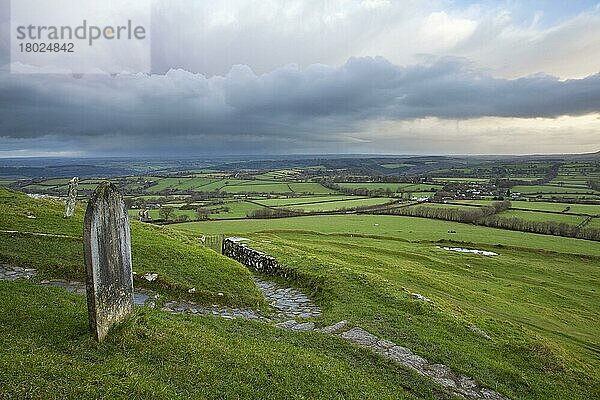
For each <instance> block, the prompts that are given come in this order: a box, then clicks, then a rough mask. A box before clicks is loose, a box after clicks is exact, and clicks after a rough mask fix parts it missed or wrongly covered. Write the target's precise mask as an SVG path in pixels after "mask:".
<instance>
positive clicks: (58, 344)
mask: <svg viewBox="0 0 600 400" xmlns="http://www.w3.org/2000/svg"><path fill="white" fill-rule="evenodd" d="M62 207H63V206H62V204H61V203H60V202H54V201H47V200H33V199H30V198H29V197H27V196H24V195H22V194H20V193H15V192H11V191H8V190H1V191H0V215H2V216H3V219H2V220H1V223H0V230H2V231H18V233H7V232H3V233H0V262H9V263H12V264H18V265H23V266H29V265H31V266H35V267H36V268H39V270H40V272H41V275H42V276H51V277H59V278H76V279H82V278H83V276H82V273H83V269H82V266H81V260H82V258H83V255H82V254H81V251H82V250H81V248H82V243H81V237H80V236H81V225H82V210H81V209H79V210H77V214H76V216H75V217H74V218H73V219H69V220H64V219H62ZM28 215H29V216H35V218H27V216H28ZM33 233H44V234H53V235H57V236H39V235H34V234H33ZM132 242H133V243H132V250H133V253H134V254H133V256H134V260H133V261H134V269H135V270H136V271H138V273H142V272H144V271H154V272H156V271H158V272H159V276H162V279H160V280H159V286H155V287H154V289H158V290H160V291H161V292H164V293H165V294H167V295H171V296H177V295H183V294H184V293H180V292H179V289H181V288H187V287H189V286H190V285H193V286H194V287H196V288H201V289H202V290H201V292H202V293H201V294H200V295H199V296H196V297H195V298H194V300H197V301H204V302H206V301H213V300H214V301H215V302H216V301H217V300H218V298H219V296H214V293H216V292H217V291H219V292H222V293H224V294H225V296H222V297H221V299H222V300H221V302H223V303H227V304H231V305H236V304H243V305H247V306H256V305H260V303H261V301H262V300H261V299H262V296H261V295H260V293H259V292H258V290H257V289H256V287H255V286H254V285H253V283H252V282H251V280H250V274H249V272H248V271H247V269H246V268H244V267H242V266H241V265H240V264H238V263H236V262H234V261H232V260H229V259H227V258H225V257H222V256H220V255H217V254H216V253H214V252H211V251H208V250H205V249H203V248H199V247H198V246H196V245H195V244H192V243H189V239H188V236H186V235H181V234H176V233H174V232H172V231H169V230H167V229H159V228H154V227H150V226H147V225H141V224H138V223H135V222H134V223H132ZM36 279H40V277H37V278H34V279H33V281H27V282H25V281H19V282H7V281H0V349H2V351H0V398H2V399H4V398H6V399H44V400H45V399H65V398H67V399H79V398H97V399H131V398H133V399H179V398H180V399H189V398H201V399H222V398H235V399H256V398H264V399H307V398H310V399H312V398H323V399H331V398H340V399H341V398H344V399H365V398H377V399H446V398H450V397H451V396H449V395H448V394H447V393H446V392H444V391H443V390H442V389H440V387H438V386H435V385H434V384H433V383H432V382H431V381H430V380H428V379H425V378H423V377H421V376H419V375H417V374H416V373H414V372H412V371H409V370H407V369H405V368H403V367H400V366H399V365H398V364H395V363H393V362H390V361H386V360H385V359H383V358H381V357H379V356H377V355H375V354H373V353H372V352H370V351H367V350H364V349H360V348H358V347H356V346H353V345H351V344H348V343H347V342H345V341H343V340H341V339H338V338H334V337H331V336H327V335H323V334H317V333H312V332H311V333H293V332H287V331H283V330H281V329H279V328H275V327H273V326H271V325H268V324H264V323H259V322H254V321H250V320H243V319H239V320H225V319H222V318H218V317H212V316H195V315H187V316H185V315H171V314H169V313H166V312H163V311H159V310H153V309H147V308H136V311H135V313H134V315H133V316H132V317H131V318H130V319H129V320H128V321H127V322H126V323H125V324H122V325H121V326H119V327H117V328H116V329H115V330H113V331H112V332H111V334H110V335H109V336H108V339H107V340H106V341H105V342H103V343H102V344H98V343H96V342H94V341H93V340H92V339H91V338H90V335H89V333H88V322H87V308H86V300H85V296H80V295H76V294H74V293H69V292H67V291H66V290H64V289H61V288H55V287H50V286H37V285H36V284H35V280H36ZM139 283H143V281H141V282H138V281H136V285H137V284H139ZM185 295H187V292H186V293H185Z"/></svg>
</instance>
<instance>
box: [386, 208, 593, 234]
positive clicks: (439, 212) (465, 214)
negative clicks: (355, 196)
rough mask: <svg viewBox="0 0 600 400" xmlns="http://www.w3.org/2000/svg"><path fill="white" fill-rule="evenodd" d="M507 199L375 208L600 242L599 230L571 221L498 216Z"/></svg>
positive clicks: (396, 212) (414, 215)
mask: <svg viewBox="0 0 600 400" xmlns="http://www.w3.org/2000/svg"><path fill="white" fill-rule="evenodd" d="M510 206H511V203H510V201H507V200H505V201H499V202H495V203H493V204H492V205H490V206H484V207H477V208H475V207H473V208H471V207H469V208H468V209H467V208H466V207H465V208H462V207H461V208H450V207H431V206H412V207H400V208H394V209H387V210H378V212H377V213H378V214H393V215H405V216H410V217H422V218H431V219H441V220H445V221H455V222H463V223H468V224H475V225H483V226H488V227H492V228H500V229H508V230H513V231H523V232H532V233H541V234H544V235H555V236H564V237H572V238H579V239H587V240H594V241H600V229H597V228H585V227H579V226H577V225H573V224H566V223H564V222H555V221H529V220H525V219H522V218H516V217H510V218H506V217H500V216H498V215H496V214H498V213H500V212H502V211H506V210H508V209H509V208H510Z"/></svg>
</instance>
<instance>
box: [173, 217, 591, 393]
mask: <svg viewBox="0 0 600 400" xmlns="http://www.w3.org/2000/svg"><path fill="white" fill-rule="evenodd" d="M177 228H178V229H185V230H186V231H192V232H198V233H200V232H202V233H213V234H214V233H225V234H235V235H243V236H245V237H250V238H251V239H253V240H252V242H250V245H251V246H252V247H256V248H258V249H260V250H263V251H266V252H267V253H268V254H272V255H274V256H276V257H278V258H279V259H280V260H281V261H282V262H283V263H284V265H286V267H287V268H289V270H290V273H291V274H292V275H293V276H297V279H298V281H299V282H315V281H316V282H319V287H320V290H322V292H323V294H322V296H323V306H324V310H325V318H326V319H328V318H330V319H331V320H336V319H341V318H342V316H344V317H343V318H350V320H351V321H352V322H356V323H359V324H360V325H361V326H366V327H368V329H370V330H373V331H374V332H376V333H378V334H381V335H382V336H383V337H386V338H389V339H390V340H394V341H399V342H400V343H402V344H403V345H406V346H408V347H410V348H416V349H418V352H419V354H423V355H424V356H426V357H428V358H431V359H434V360H437V361H438V362H441V363H445V364H447V365H449V366H451V367H452V368H453V369H456V370H460V371H462V372H465V373H467V374H470V375H473V376H475V377H476V379H478V380H480V381H482V382H485V383H486V384H487V385H491V386H492V387H496V388H500V389H501V392H503V393H505V394H507V395H509V397H511V398H544V399H552V398H555V399H562V398H580V399H585V398H594V397H596V396H597V395H598V394H599V393H600V392H599V389H600V374H599V373H598V371H599V368H598V367H599V366H600V357H599V353H600V341H599V340H598V338H597V332H598V330H599V329H600V318H599V317H600V312H599V310H600V308H599V307H600V301H599V299H598V297H597V296H595V293H596V292H597V291H598V290H600V244H598V243H596V242H588V241H585V240H577V239H566V238H557V237H549V236H543V235H535V234H526V233H522V232H509V231H502V230H497V229H491V228H485V227H477V226H471V225H465V224H458V223H449V222H445V221H433V220H426V219H419V218H408V217H396V216H362V215H360V216H355V215H348V216H326V217H297V218H288V219H284V220H268V221H238V222H237V223H235V224H233V223H229V222H228V221H224V222H206V223H195V224H182V225H178V226H177ZM449 230H455V231H456V233H455V234H449V233H448V231H449ZM440 239H445V240H450V241H452V243H455V245H462V246H466V247H469V248H476V249H485V250H491V251H494V252H497V253H499V254H500V255H499V256H495V257H485V256H479V255H473V254H463V253H455V252H451V251H445V250H443V249H440V248H438V247H437V243H436V241H437V240H440ZM463 242H468V244H463ZM498 244H501V245H502V246H499V247H498V246H497V245H498ZM548 252H550V253H548ZM573 254H580V255H579V256H575V255H573ZM307 284H308V283H307ZM411 292H416V293H420V294H422V295H424V296H426V297H429V298H431V299H432V300H433V301H434V304H435V306H434V307H432V308H431V309H429V308H428V307H424V308H423V307H420V305H418V304H414V302H411V301H410V300H409V296H408V294H407V293H411ZM417 310H419V311H417ZM425 310H427V311H425ZM468 323H474V324H475V325H477V326H478V327H480V328H482V329H484V330H485V331H486V332H488V333H489V334H490V335H491V336H492V337H493V340H492V341H491V342H490V341H485V340H483V341H482V340H480V338H478V337H477V336H476V335H472V332H470V331H469V330H468V329H467V328H466V325H467V324H468ZM475 349H476V350H475ZM509 382H510V383H509Z"/></svg>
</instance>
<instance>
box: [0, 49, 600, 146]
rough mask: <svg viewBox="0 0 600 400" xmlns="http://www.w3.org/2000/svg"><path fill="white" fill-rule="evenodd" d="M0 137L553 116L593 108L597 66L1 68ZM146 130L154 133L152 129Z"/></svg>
mask: <svg viewBox="0 0 600 400" xmlns="http://www.w3.org/2000/svg"><path fill="white" fill-rule="evenodd" d="M0 105H1V107H0V136H4V137H9V138H36V137H41V136H45V135H56V136H58V137H60V136H65V137H71V138H72V137H75V136H76V137H93V136H100V135H111V134H114V135H122V136H136V137H145V138H146V139H147V140H158V141H160V140H165V141H168V140H169V139H165V138H168V137H177V136H186V137H193V136H195V135H203V136H211V135H219V136H220V137H222V136H223V135H230V136H236V137H238V136H241V137H247V138H248V139H251V137H253V136H256V137H262V136H266V137H277V138H279V139H282V138H291V139H294V138H304V139H306V140H328V139H327V138H326V135H327V134H343V133H347V132H352V131H356V130H357V129H359V128H358V127H359V126H361V125H362V124H363V123H365V122H368V121H371V120H376V119H386V120H406V119H414V118H421V117H439V118H449V119H467V118H476V117H483V116H499V117H531V118H533V117H556V116H560V115H582V114H586V113H591V112H598V111H600V74H596V75H592V76H589V77H587V78H585V79H579V80H568V81H559V80H557V79H555V78H552V77H549V76H533V77H527V78H521V79H517V80H506V79H496V78H492V77H490V76H487V75H484V74H482V73H480V72H478V71H476V70H473V69H471V67H470V65H469V64H467V63H465V62H462V61H460V60H457V59H442V60H438V61H437V62H435V63H432V64H427V65H413V66H408V67H400V66H396V65H393V64H391V63H389V62H388V61H386V60H385V59H383V58H352V59H350V60H349V61H348V62H347V63H345V64H344V65H343V66H341V67H330V66H325V65H312V66H310V67H308V68H306V69H299V68H297V67H295V66H287V67H282V68H279V69H276V70H274V71H272V72H270V73H267V74H263V75H256V74H254V73H253V72H252V71H251V70H250V69H249V68H248V67H245V66H236V67H234V68H233V69H232V70H231V71H230V72H229V73H228V74H227V75H226V76H215V77H211V78H206V77H204V76H203V75H200V74H192V73H189V72H186V71H182V70H172V71H169V72H168V73H167V74H165V75H151V76H147V75H134V76H117V77H109V76H87V77H83V78H81V79H75V78H72V77H69V76H32V75H29V76H19V75H8V74H2V75H0ZM152 138H154V139H152Z"/></svg>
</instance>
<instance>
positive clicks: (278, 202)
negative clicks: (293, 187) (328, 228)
mask: <svg viewBox="0 0 600 400" xmlns="http://www.w3.org/2000/svg"><path fill="white" fill-rule="evenodd" d="M364 198H366V197H357V196H335V195H332V196H307V197H289V198H274V199H262V200H256V202H257V203H260V204H262V205H264V206H268V207H279V206H289V205H302V204H311V203H321V202H328V201H342V200H352V199H364Z"/></svg>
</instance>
